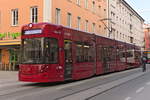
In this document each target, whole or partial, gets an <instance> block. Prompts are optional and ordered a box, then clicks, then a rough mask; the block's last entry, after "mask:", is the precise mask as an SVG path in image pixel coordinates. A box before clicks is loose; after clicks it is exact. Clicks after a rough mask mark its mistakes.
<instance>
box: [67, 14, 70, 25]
mask: <svg viewBox="0 0 150 100" xmlns="http://www.w3.org/2000/svg"><path fill="white" fill-rule="evenodd" d="M67 26H68V27H71V13H68V15H67Z"/></svg>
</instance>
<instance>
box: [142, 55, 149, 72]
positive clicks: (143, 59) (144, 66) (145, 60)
mask: <svg viewBox="0 0 150 100" xmlns="http://www.w3.org/2000/svg"><path fill="white" fill-rule="evenodd" d="M147 60H148V58H147V56H145V55H143V56H142V58H141V61H142V68H143V72H145V71H146V63H147Z"/></svg>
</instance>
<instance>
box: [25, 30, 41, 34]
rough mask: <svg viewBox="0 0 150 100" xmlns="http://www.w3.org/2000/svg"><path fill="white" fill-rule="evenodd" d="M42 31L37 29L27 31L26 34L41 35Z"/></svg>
mask: <svg viewBox="0 0 150 100" xmlns="http://www.w3.org/2000/svg"><path fill="white" fill-rule="evenodd" d="M41 33H42V30H41V29H36V30H27V31H25V32H24V34H26V35H28V34H41Z"/></svg>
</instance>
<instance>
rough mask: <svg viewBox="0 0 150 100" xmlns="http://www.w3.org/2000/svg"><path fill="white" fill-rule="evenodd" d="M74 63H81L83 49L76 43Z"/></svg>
mask: <svg viewBox="0 0 150 100" xmlns="http://www.w3.org/2000/svg"><path fill="white" fill-rule="evenodd" d="M76 61H77V62H83V47H82V43H79V42H77V43H76Z"/></svg>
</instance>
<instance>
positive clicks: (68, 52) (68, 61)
mask: <svg viewBox="0 0 150 100" xmlns="http://www.w3.org/2000/svg"><path fill="white" fill-rule="evenodd" d="M64 53H65V80H69V79H71V78H72V42H71V41H70V40H65V41H64Z"/></svg>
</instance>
